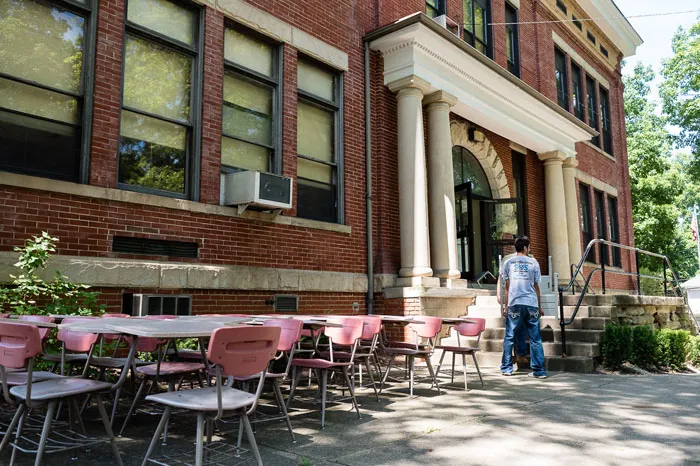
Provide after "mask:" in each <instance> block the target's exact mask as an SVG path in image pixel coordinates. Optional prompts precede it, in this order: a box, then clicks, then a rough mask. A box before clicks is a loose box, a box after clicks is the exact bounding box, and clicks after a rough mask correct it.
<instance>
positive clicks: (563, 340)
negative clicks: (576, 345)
mask: <svg viewBox="0 0 700 466" xmlns="http://www.w3.org/2000/svg"><path fill="white" fill-rule="evenodd" d="M559 325H560V326H561V357H562V358H565V357H566V322H565V321H564V292H563V291H562V289H561V288H559Z"/></svg>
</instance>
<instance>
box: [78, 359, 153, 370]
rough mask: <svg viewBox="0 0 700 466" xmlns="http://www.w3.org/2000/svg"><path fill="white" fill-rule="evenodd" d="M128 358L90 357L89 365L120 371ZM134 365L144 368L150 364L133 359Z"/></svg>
mask: <svg viewBox="0 0 700 466" xmlns="http://www.w3.org/2000/svg"><path fill="white" fill-rule="evenodd" d="M127 360H128V358H110V357H107V356H105V357H95V356H93V357H91V358H90V365H91V366H94V367H104V368H108V369H120V368H122V367H124V365H125V364H126V361H127ZM134 364H136V365H137V366H145V365H148V364H151V363H150V362H146V361H143V360H141V359H135V360H134Z"/></svg>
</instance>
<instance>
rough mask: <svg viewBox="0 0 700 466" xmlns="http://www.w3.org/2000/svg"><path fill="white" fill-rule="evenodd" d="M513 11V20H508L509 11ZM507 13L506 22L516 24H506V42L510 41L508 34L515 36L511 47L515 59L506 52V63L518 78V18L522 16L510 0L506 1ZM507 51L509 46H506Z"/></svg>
mask: <svg viewBox="0 0 700 466" xmlns="http://www.w3.org/2000/svg"><path fill="white" fill-rule="evenodd" d="M508 10H511V11H512V13H511V14H512V16H513V21H509V20H508V15H509V11H508ZM505 13H506V23H514V24H506V44H507V43H508V35H509V34H512V35H513V38H512V41H513V45H512V47H511V51H512V52H513V57H512V58H513V60H512V61H511V57H509V56H507V54H506V63H507V65H508V71H510V73H511V74H513V75H514V76H517V77H518V78H519V77H520V30H519V27H518V20H519V17H520V11H519V10H518V9H517V8H516V7H515V6H513V5H511V3H510V2H507V1H506V2H505ZM506 52H507V48H506Z"/></svg>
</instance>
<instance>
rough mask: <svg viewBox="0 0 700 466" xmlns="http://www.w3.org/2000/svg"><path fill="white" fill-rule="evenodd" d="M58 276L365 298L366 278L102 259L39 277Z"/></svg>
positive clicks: (0, 269) (61, 266) (76, 261)
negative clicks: (333, 294)
mask: <svg viewBox="0 0 700 466" xmlns="http://www.w3.org/2000/svg"><path fill="white" fill-rule="evenodd" d="M16 261H17V254H16V253H14V252H0V282H7V281H8V278H9V277H8V276H9V274H10V273H12V274H16V273H17V268H16V267H14V265H13V264H14V263H15V262H16ZM55 270H59V271H61V272H62V273H63V274H65V275H67V276H68V277H69V278H70V279H71V280H73V281H75V282H78V283H84V284H86V285H90V286H108V287H133V288H159V289H200V290H270V291H323V292H335V293H366V292H367V276H366V275H365V274H361V273H345V272H326V271H317V270H296V269H278V268H269V267H249V266H236V265H201V264H190V263H176V262H164V261H163V262H160V261H139V260H130V259H111V258H103V257H77V256H54V257H53V258H52V259H51V260H50V261H49V265H48V268H47V270H45V271H43V272H42V273H41V274H40V275H41V276H43V278H45V279H51V278H52V277H53V275H54V271H55Z"/></svg>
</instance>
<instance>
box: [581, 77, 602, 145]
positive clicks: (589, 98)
mask: <svg viewBox="0 0 700 466" xmlns="http://www.w3.org/2000/svg"><path fill="white" fill-rule="evenodd" d="M585 82H586V105H587V106H588V112H586V120H587V123H588V126H590V127H591V128H593V129H594V130H596V131H598V132H600V115H599V114H598V92H597V90H596V89H597V87H598V83H597V82H596V80H595V79H593V78H592V77H590V76H586V79H585ZM589 84H591V86H592V89H591V88H589ZM591 91H592V92H591ZM591 104H592V105H591ZM591 119H593V120H595V121H593V122H592V121H591ZM591 143H592V144H593V145H595V146H598V145H600V135H598V136H594V137H592V138H591Z"/></svg>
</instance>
